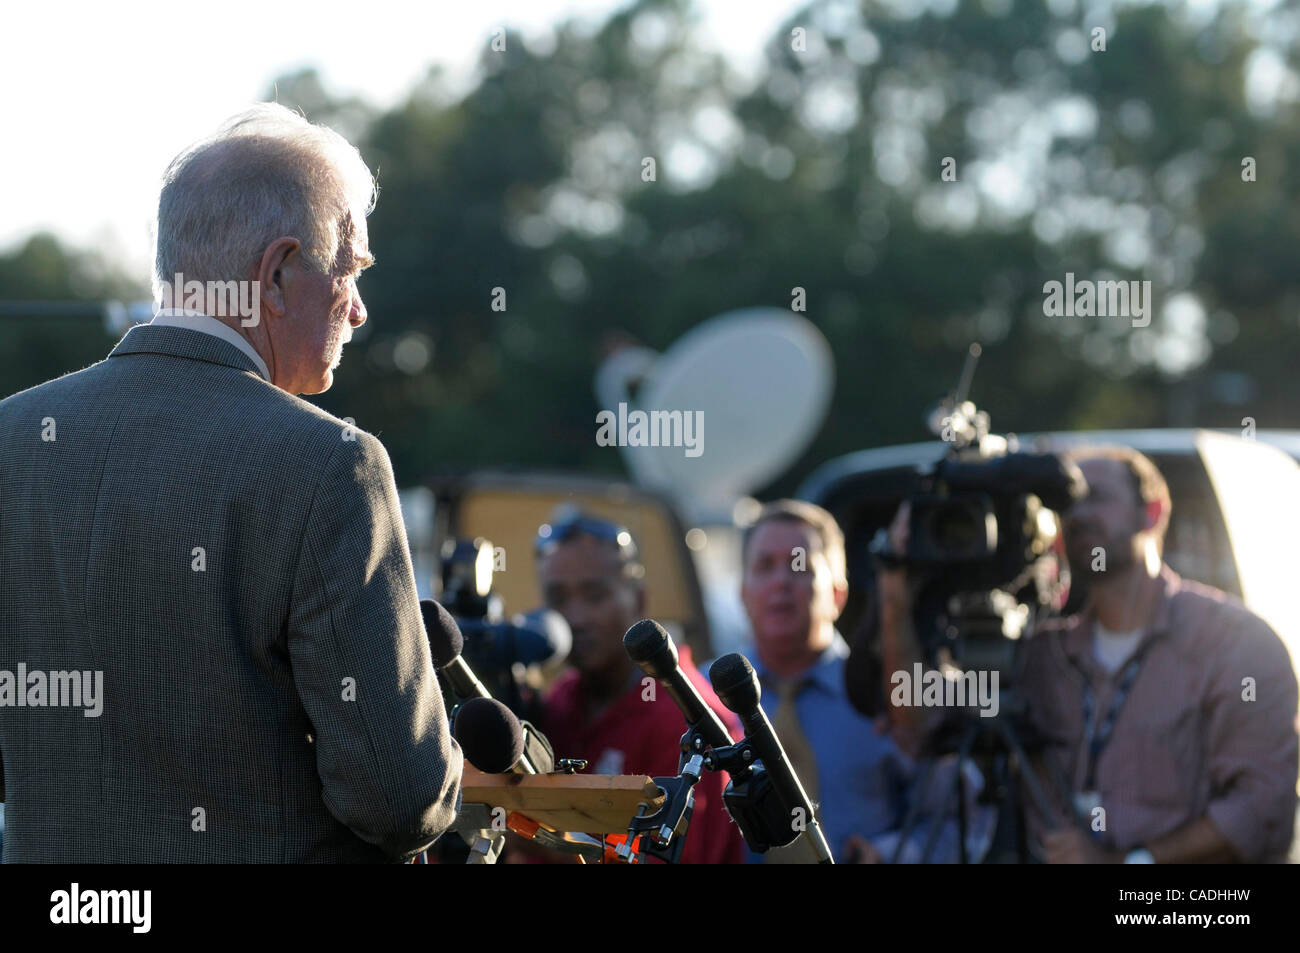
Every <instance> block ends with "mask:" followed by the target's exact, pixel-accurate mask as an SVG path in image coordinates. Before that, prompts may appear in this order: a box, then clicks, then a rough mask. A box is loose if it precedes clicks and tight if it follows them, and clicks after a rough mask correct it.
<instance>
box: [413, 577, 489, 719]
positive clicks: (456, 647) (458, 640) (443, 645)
mask: <svg viewBox="0 0 1300 953" xmlns="http://www.w3.org/2000/svg"><path fill="white" fill-rule="evenodd" d="M420 615H422V616H423V617H424V631H425V633H426V634H427V635H428V638H429V651H430V653H431V654H432V655H433V666H434V668H437V669H439V670H441V671H442V673H443V674H444V675H446V676H447V681H448V682H450V683H451V690H452V691H453V692H455V693H456V697H457V698H459V699H461V700H462V701H464V700H465V699H468V698H491V697H492V693H491V692H489V691H488V690H487V689H486V688H484V687H483V683H482V682H480V681H479V680H478V676H477V675H475V674H474V672H473V670H472V669H471V668H470V667H469V665H467V664H466V663H465V660H464V659H463V658H461V657H460V655H461V652H462V651H464V649H465V637H464V636H463V635H461V634H460V626H458V625H456V620H455V619H453V618H452V616H451V613H450V612H448V611H447V610H446V609H445V608H443V607H442V606H441V605H439V604H438V603H437V602H435V601H434V600H432V599H421V600H420Z"/></svg>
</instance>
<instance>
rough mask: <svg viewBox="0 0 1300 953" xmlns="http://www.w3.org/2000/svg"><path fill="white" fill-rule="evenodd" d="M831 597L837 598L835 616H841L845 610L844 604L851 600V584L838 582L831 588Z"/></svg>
mask: <svg viewBox="0 0 1300 953" xmlns="http://www.w3.org/2000/svg"><path fill="white" fill-rule="evenodd" d="M831 598H833V599H834V600H835V618H836V619H838V618H839V617H840V613H841V612H843V611H844V605H845V603H847V602H848V601H849V584H848V583H847V582H837V583H835V586H834V588H832V589H831Z"/></svg>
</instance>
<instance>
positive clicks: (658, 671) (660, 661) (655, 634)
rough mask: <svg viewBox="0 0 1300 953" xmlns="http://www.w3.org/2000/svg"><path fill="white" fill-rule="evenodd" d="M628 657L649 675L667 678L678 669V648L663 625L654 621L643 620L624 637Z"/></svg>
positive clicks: (624, 646)
mask: <svg viewBox="0 0 1300 953" xmlns="http://www.w3.org/2000/svg"><path fill="white" fill-rule="evenodd" d="M623 648H624V649H626V650H627V654H628V657H629V658H631V659H632V661H634V662H636V664H637V665H640V666H641V670H642V671H644V672H645V673H646V674H647V675H651V676H653V677H655V678H667V677H668V675H669V674H670V673H671V672H672V671H673V670H674V669H675V668H677V646H675V645H673V640H672V637H671V636H670V635H669V634H668V630H666V629H665V628H664V627H663V626H662V625H660V624H659V623H658V622H656V621H655V620H654V619H642V620H641V621H640V622H638V623H636V624H635V625H633V626H632V628H630V629H628V630H627V632H626V633H624V635H623Z"/></svg>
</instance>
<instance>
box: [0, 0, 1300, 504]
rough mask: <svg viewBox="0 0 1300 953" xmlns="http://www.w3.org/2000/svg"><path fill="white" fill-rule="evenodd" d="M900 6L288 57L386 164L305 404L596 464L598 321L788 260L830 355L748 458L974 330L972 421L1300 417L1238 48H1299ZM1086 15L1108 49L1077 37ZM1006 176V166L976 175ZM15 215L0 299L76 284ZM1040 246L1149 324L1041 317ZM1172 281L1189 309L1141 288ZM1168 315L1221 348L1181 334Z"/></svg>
mask: <svg viewBox="0 0 1300 953" xmlns="http://www.w3.org/2000/svg"><path fill="white" fill-rule="evenodd" d="M906 6H908V5H906V4H888V3H884V2H865V3H863V4H862V5H861V7H860V8H859V9H858V10H857V11H856V13H853V14H852V15H849V16H845V15H843V12H844V10H845V5H843V4H838V5H832V4H829V3H823V2H815V3H812V4H810V5H809V6H808V7H806V8H805V9H804V10H802V11H799V12H798V13H796V14H795V15H793V16H792V17H791V18H790V20H789V21H788V23H787V24H786V25H785V26H784V27H783V28H782V29H781V30H778V31H777V33H776V34H775V35H774V36H773V37H772V39H771V41H770V43H769V45H768V48H767V57H766V62H765V65H764V66H763V69H762V71H761V75H759V76H758V78H757V82H756V83H753V84H751V85H750V86H748V87H746V86H745V85H744V84H742V83H739V82H738V81H737V80H736V77H734V76H732V75H731V74H730V71H729V68H728V67H727V66H726V64H725V63H723V62H722V61H721V60H720V59H719V58H718V57H717V56H716V55H715V54H712V53H710V52H707V51H706V49H705V48H704V47H703V46H702V41H701V38H700V37H699V36H698V35H697V34H696V33H694V32H693V30H692V23H693V12H692V9H691V7H690V5H689V4H686V3H684V2H676V0H642V2H639V3H635V4H633V5H631V6H629V7H627V8H626V9H624V10H621V11H620V12H618V13H616V14H614V15H613V16H611V17H610V18H609V19H608V21H606V22H605V23H604V24H603V25H601V26H600V27H599V28H598V29H595V30H594V31H593V30H590V29H586V28H582V27H580V26H578V25H576V24H563V25H561V26H559V27H558V28H557V30H556V33H555V38H554V45H553V47H550V46H548V47H547V48H545V49H540V48H530V47H529V46H528V44H526V43H525V42H524V41H523V38H522V37H521V36H519V35H518V34H516V33H513V32H511V33H508V34H507V35H506V49H505V50H504V51H498V50H493V49H491V47H490V45H489V43H488V42H486V41H485V44H484V49H483V51H482V54H481V58H480V65H479V73H480V81H479V82H478V83H477V85H475V86H474V88H473V89H471V90H470V91H469V92H468V93H466V94H465V95H463V96H460V97H455V96H451V95H449V94H448V93H447V92H446V89H445V87H444V85H443V81H442V78H441V76H440V74H438V73H437V72H436V71H435V72H431V73H430V75H429V76H428V77H427V78H426V80H425V81H423V82H422V83H420V84H419V85H418V86H417V87H416V88H415V89H413V90H412V91H411V94H410V96H409V98H408V99H407V101H406V102H404V103H402V104H400V105H398V106H397V107H396V108H394V109H392V110H390V111H386V112H383V111H378V110H374V109H372V108H370V107H368V106H366V105H365V104H364V103H359V102H357V101H355V100H346V101H343V100H337V99H334V98H332V97H330V96H329V95H328V93H327V92H326V91H325V90H324V88H323V87H322V85H321V83H320V81H319V78H318V77H317V76H316V75H315V74H314V73H312V72H310V71H307V72H303V73H298V74H295V75H293V76H289V77H284V78H282V79H280V80H279V81H278V82H277V83H276V84H275V85H274V87H272V88H270V89H268V96H270V95H272V94H274V95H275V97H276V98H278V99H279V101H280V102H282V103H285V104H286V105H290V106H297V107H301V108H302V109H303V110H304V111H305V112H306V113H307V114H308V116H309V117H310V118H312V119H313V120H316V121H323V122H326V123H332V124H335V125H337V126H338V127H339V128H340V130H341V131H343V132H345V133H346V134H348V135H350V136H353V137H354V138H355V141H357V142H358V143H359V145H360V147H361V150H362V153H363V155H365V157H366V158H367V160H368V161H369V162H370V164H371V167H372V168H374V169H376V170H377V173H378V177H379V182H380V186H381V194H380V200H379V205H378V207H377V209H376V211H375V212H374V214H373V215H372V217H371V219H370V238H371V247H372V250H373V251H374V253H375V254H376V256H377V259H378V265H377V266H376V268H375V269H374V270H373V271H372V272H370V273H368V275H367V276H366V278H365V279H364V280H363V282H362V284H361V291H362V294H363V296H364V297H365V300H366V303H367V307H368V309H369V314H370V321H369V322H368V325H367V327H366V328H365V329H364V334H361V335H358V337H357V339H356V341H355V342H354V344H353V345H351V346H350V347H349V349H348V351H347V352H346V353H345V359H344V362H343V365H342V367H341V369H340V371H339V372H338V373H337V375H336V383H335V386H334V388H333V389H332V390H331V391H330V392H329V393H327V394H325V395H322V396H321V397H320V398H317V399H318V400H319V402H320V404H321V405H322V406H324V407H326V408H327V409H329V410H331V411H332V412H334V413H337V414H340V415H346V416H351V417H353V418H355V419H356V421H357V423H358V425H359V426H362V427H365V428H366V429H368V430H372V431H374V432H377V433H379V434H380V435H381V436H382V439H383V440H384V442H385V443H386V445H387V446H388V447H389V450H390V452H391V453H392V456H393V458H394V463H395V465H396V468H397V471H398V476H399V480H400V481H401V482H403V483H410V482H414V481H416V480H418V479H420V478H422V477H424V476H426V475H428V474H429V473H430V472H432V471H435V470H438V469H443V468H465V467H472V466H481V465H494V466H501V465H518V466H527V467H552V468H564V469H574V470H587V471H597V472H601V471H603V472H609V473H617V472H621V469H622V467H621V463H620V461H619V459H618V457H617V455H616V451H614V450H612V449H608V448H600V447H597V446H596V445H595V442H594V439H593V434H594V430H595V415H596V412H597V410H598V409H599V408H598V407H597V406H596V401H595V398H594V395H593V393H592V379H593V375H594V372H595V369H596V367H597V366H598V364H599V362H600V361H601V359H602V358H603V357H604V356H605V354H606V353H608V351H609V349H610V348H612V347H615V346H618V344H620V343H626V342H629V341H631V342H641V343H644V344H646V345H649V346H651V347H655V348H659V349H662V348H665V347H667V346H669V345H670V344H671V343H672V342H673V341H674V340H675V339H676V338H678V337H679V336H680V335H681V334H683V333H684V332H685V331H687V330H689V329H690V328H691V327H693V326H694V325H695V324H697V323H699V322H700V321H702V320H704V319H706V318H708V317H710V316H712V315H714V314H717V313H719V312H722V311H726V310H731V309H733V308H738V307H744V306H750V305H774V306H777V307H788V306H789V305H790V300H791V289H792V288H794V287H796V286H798V287H802V288H804V289H805V291H806V294H807V301H808V312H807V316H808V317H809V319H810V320H812V321H813V322H814V323H815V324H816V325H817V326H818V327H819V328H820V329H821V330H822V332H823V333H824V334H825V335H826V336H827V338H828V339H829V340H830V342H831V345H832V349H833V352H834V355H835V360H836V365H837V373H838V379H837V385H836V392H835V400H834V404H833V407H832V410H831V413H830V416H829V418H828V420H827V422H826V424H825V426H824V427H823V428H822V431H821V432H820V433H819V434H818V436H817V439H816V441H815V442H814V444H813V446H812V447H811V448H810V450H809V451H808V453H807V454H806V455H805V458H804V459H803V460H802V461H800V462H799V463H798V465H797V466H796V467H795V468H794V469H793V470H792V471H791V473H790V474H788V475H787V476H786V477H785V478H783V479H782V481H781V482H780V483H779V484H778V485H777V486H776V487H773V488H769V489H771V490H785V489H789V488H791V487H792V486H793V485H794V484H795V483H796V482H797V480H798V479H799V478H800V477H801V476H802V475H804V474H806V473H807V472H808V470H809V469H810V468H811V467H812V466H815V465H816V464H817V463H819V462H821V461H822V460H825V459H826V458H827V457H829V456H831V455H834V454H838V453H842V452H846V451H850V450H854V449H859V448H862V447H866V446H874V445H880V444H886V443H893V442H898V441H910V440H918V439H925V438H926V432H925V431H924V428H923V425H922V421H923V417H924V414H925V412H926V411H927V410H928V409H929V407H930V406H931V405H932V404H933V402H934V401H935V400H937V398H938V397H940V396H941V395H942V394H943V392H945V391H946V390H947V389H949V388H950V387H951V386H952V385H953V383H954V382H955V380H956V377H957V374H958V372H959V370H960V367H961V361H962V356H963V352H964V350H965V347H966V345H967V344H968V343H969V342H970V341H971V340H981V341H983V342H984V344H985V349H984V355H985V356H984V360H983V362H982V365H981V368H980V371H979V373H978V374H977V377H976V380H975V390H974V397H975V398H976V399H977V400H978V401H979V403H980V404H981V405H982V406H984V407H985V408H986V409H987V410H989V411H990V413H991V414H992V416H993V421H994V425H995V426H996V427H997V428H999V429H1003V430H1015V431H1021V432H1023V431H1028V430H1036V429H1063V428H1070V427H1075V426H1088V427H1128V426H1162V425H1171V424H1180V425H1182V424H1187V423H1197V424H1201V425H1206V426H1234V425H1236V424H1237V423H1238V422H1239V420H1240V417H1242V416H1244V415H1247V414H1249V415H1250V416H1253V417H1255V418H1256V420H1257V421H1258V422H1259V426H1261V427H1286V426H1298V425H1300V417H1298V416H1297V411H1296V410H1295V408H1296V407H1297V406H1300V376H1297V375H1295V374H1294V373H1293V372H1291V370H1290V368H1289V367H1288V361H1289V359H1290V354H1291V353H1292V351H1293V350H1294V339H1295V335H1296V324H1297V319H1296V316H1297V312H1298V310H1300V309H1298V305H1300V297H1297V294H1296V289H1295V282H1294V280H1293V278H1292V274H1293V271H1294V268H1293V267H1292V263H1291V260H1290V258H1291V256H1293V255H1294V249H1296V248H1297V247H1298V243H1297V238H1300V236H1297V234H1296V232H1297V226H1296V224H1295V223H1296V222H1297V221H1300V214H1298V213H1300V196H1298V195H1297V190H1298V189H1300V174H1297V172H1298V171H1300V170H1298V169H1297V163H1300V148H1298V147H1297V132H1298V130H1300V126H1298V125H1297V121H1296V114H1295V108H1294V103H1288V102H1286V101H1285V100H1280V101H1278V102H1275V103H1274V104H1273V108H1272V109H1271V110H1270V109H1268V108H1261V107H1260V106H1259V104H1257V103H1256V104H1252V103H1249V102H1248V101H1247V99H1246V95H1245V86H1246V84H1245V76H1246V69H1247V64H1248V63H1249V62H1250V61H1251V60H1250V57H1251V54H1252V53H1254V52H1256V51H1258V50H1260V49H1261V48H1263V47H1265V46H1267V45H1269V44H1273V45H1274V46H1276V47H1277V48H1278V52H1279V55H1280V56H1281V57H1282V59H1283V60H1285V59H1286V58H1287V57H1288V56H1289V57H1290V58H1291V61H1292V62H1294V61H1295V60H1296V54H1297V50H1295V49H1294V48H1290V49H1288V48H1286V47H1285V46H1284V45H1282V44H1283V42H1284V41H1282V40H1279V39H1278V37H1276V36H1270V35H1267V31H1266V30H1264V31H1261V28H1260V25H1259V23H1258V21H1257V20H1252V19H1251V17H1250V15H1249V9H1250V8H1249V5H1245V6H1243V5H1240V4H1232V3H1228V4H1224V5H1223V6H1221V7H1220V8H1219V9H1218V10H1217V11H1215V12H1214V13H1213V16H1212V18H1211V19H1210V20H1208V21H1207V22H1201V21H1196V20H1193V19H1191V18H1189V16H1187V15H1185V14H1184V12H1183V8H1182V7H1181V6H1170V7H1166V6H1163V5H1159V4H1157V5H1151V6H1123V7H1121V8H1119V9H1118V11H1117V12H1115V13H1114V14H1105V15H1100V14H1099V15H1097V17H1101V18H1100V19H1098V18H1097V17H1094V16H1093V15H1092V14H1090V13H1085V12H1083V11H1080V10H1078V9H1075V10H1073V11H1072V12H1066V13H1053V12H1051V11H1052V10H1060V9H1062V5H1061V4H1059V3H1058V4H1052V5H1051V6H1050V8H1049V6H1048V5H1046V4H1043V3H1039V2H1029V0H1017V2H1014V3H1009V4H1007V6H1008V10H1007V12H1005V13H1004V14H1002V15H997V14H995V13H991V12H989V10H990V8H996V6H997V4H995V3H988V4H985V3H981V2H971V0H963V2H960V3H957V4H956V7H955V10H954V12H952V13H951V14H950V15H948V16H936V15H934V14H932V13H925V14H923V15H919V16H915V15H905V14H902V13H898V12H896V11H898V10H902V9H903V8H904V7H906ZM1066 6H1068V5H1066ZM849 9H850V10H851V8H849ZM836 11H839V12H838V13H837V12H836ZM1111 16H1113V17H1114V19H1110V18H1109V17H1111ZM1090 17H1092V18H1091V19H1090ZM1098 25H1100V26H1103V27H1104V28H1105V29H1106V35H1107V45H1106V50H1105V52H1100V51H1093V50H1092V49H1090V47H1089V44H1090V42H1091V30H1092V28H1093V27H1094V26H1098ZM796 27H798V28H801V29H803V30H804V31H805V33H806V36H807V49H806V50H804V51H799V50H795V49H793V48H792V43H791V30H792V29H794V28H796ZM1261 33H1262V34H1263V35H1261ZM720 116H721V117H726V116H730V117H732V119H731V121H730V122H728V121H727V120H726V119H725V118H721V119H720V118H719V117H720ZM846 117H847V118H846ZM683 150H685V151H683ZM683 155H693V156H695V157H696V161H695V163H694V169H693V170H692V168H691V166H690V164H689V163H684V162H683V161H681V157H682V156H683ZM1244 156H1251V157H1254V159H1255V160H1256V161H1257V163H1258V178H1257V181H1254V182H1244V181H1243V180H1242V176H1241V161H1242V158H1243V157H1244ZM646 157H653V158H654V159H655V161H656V164H657V179H656V181H645V180H644V179H643V176H642V171H643V160H644V159H645V158H646ZM946 157H951V159H952V160H954V162H955V169H956V181H955V182H948V181H943V180H942V179H941V177H940V170H941V166H942V163H943V162H944V159H945V158H946ZM999 183H1001V184H1002V186H1004V187H1005V188H1006V190H1008V191H1009V193H1010V194H1011V195H1012V197H1013V199H1014V197H1015V195H1016V194H1017V193H1019V194H1021V195H1024V196H1028V199H1027V201H1021V202H1020V204H1019V205H1016V204H1015V202H1014V201H1012V202H1011V203H1010V204H999V202H998V201H997V200H996V199H995V198H994V197H993V196H994V193H996V192H997V190H998V185H999ZM40 241H45V242H48V241H49V240H48V239H42V240H40ZM33 242H35V243H36V244H37V247H36V248H34V249H33V247H32V244H31V243H29V246H28V247H27V248H26V249H24V250H23V251H22V252H20V253H19V255H20V257H21V256H24V255H25V256H26V258H25V259H23V260H22V261H21V262H19V261H17V260H16V259H5V260H0V299H5V298H8V299H12V298H15V297H25V296H33V297H37V296H43V295H46V294H50V295H69V296H76V297H86V296H93V295H91V294H90V289H89V286H87V285H85V283H84V282H83V283H81V285H80V286H78V287H74V285H77V283H76V282H75V281H73V279H72V277H71V271H69V270H68V269H71V270H72V271H75V267H73V266H71V265H69V264H68V263H67V262H64V261H61V260H60V258H59V255H60V254H64V255H66V253H62V252H58V253H56V252H55V251H52V250H51V249H50V248H48V247H45V246H41V245H40V244H39V242H38V241H37V240H33ZM1067 271H1068V272H1073V273H1075V274H1076V275H1077V276H1079V277H1091V278H1116V279H1134V280H1142V279H1146V280H1151V281H1152V283H1153V290H1154V293H1155V296H1156V310H1157V314H1156V317H1155V319H1154V320H1153V322H1152V326H1151V327H1150V328H1148V329H1142V330H1138V329H1135V328H1131V327H1128V326H1126V325H1125V324H1124V323H1123V322H1122V321H1121V322H1119V323H1117V322H1115V321H1114V320H1110V319H1092V320H1088V319H1069V320H1067V319H1050V318H1045V317H1044V315H1043V307H1042V303H1043V284H1044V282H1045V281H1048V280H1061V279H1062V278H1063V277H1064V275H1065V273H1066V272H1067ZM65 272H67V273H65ZM24 282H27V284H24ZM498 288H500V289H503V290H504V293H505V296H506V309H505V310H504V311H500V310H494V309H493V307H492V303H493V300H494V294H495V291H494V289H498ZM102 293H104V294H107V291H105V292H102ZM1180 294H1185V295H1188V296H1190V297H1191V298H1192V299H1193V300H1196V301H1199V302H1200V303H1201V305H1202V306H1203V308H1204V312H1205V314H1206V318H1205V321H1204V322H1203V323H1204V327H1199V326H1197V324H1196V321H1195V320H1193V321H1191V324H1190V325H1188V323H1187V321H1185V320H1184V321H1183V322H1182V323H1181V324H1180V323H1179V322H1178V321H1174V320H1169V321H1167V320H1166V319H1165V318H1164V317H1163V316H1162V315H1161V314H1160V311H1159V309H1160V307H1161V305H1162V303H1164V302H1166V301H1168V300H1169V299H1170V298H1171V297H1173V296H1175V295H1180ZM19 333H20V332H19V331H18V330H17V329H16V328H15V326H14V323H13V322H8V323H7V324H4V323H0V334H2V335H6V336H7V337H5V338H0V344H4V345H5V346H4V349H3V351H2V352H0V361H2V362H3V363H0V392H9V391H11V390H14V389H16V386H23V384H22V382H23V381H28V382H32V383H34V382H35V380H34V379H33V375H34V374H38V373H39V374H43V375H44V376H52V375H53V374H55V373H59V372H62V371H66V370H68V369H71V368H73V367H76V366H80V365H81V364H82V363H85V362H87V361H88V360H93V359H95V358H96V357H98V356H102V353H103V350H104V348H103V347H102V345H103V344H104V343H105V342H103V341H93V342H92V341H91V340H90V338H91V337H92V335H85V336H81V338H80V339H77V340H72V339H70V338H71V337H72V336H69V335H53V336H50V337H48V338H41V340H40V341H34V340H31V339H29V338H22V339H18V338H15V337H14V335H15V334H19ZM1192 339H1194V341H1195V342H1200V341H1202V340H1203V339H1208V341H1209V343H1210V344H1211V345H1212V349H1211V350H1209V351H1208V352H1207V353H1206V354H1205V355H1204V356H1203V357H1202V358H1198V359H1192V360H1184V361H1182V362H1181V363H1180V362H1179V361H1178V360H1176V358H1177V355H1178V350H1177V348H1178V346H1185V345H1186V344H1187V341H1188V340H1192ZM42 342H43V343H42ZM1180 342H1181V343H1180ZM15 349H21V353H22V359H21V361H19V360H17V359H16V358H15V356H14V355H15V353H16V350H15ZM38 369H39V370H38ZM1224 371H1232V372H1242V373H1245V374H1246V375H1248V377H1249V379H1250V380H1251V381H1252V382H1253V387H1254V392H1253V395H1252V396H1250V397H1249V404H1248V406H1247V405H1242V404H1239V403H1231V402H1228V401H1230V400H1232V399H1238V398H1233V397H1232V395H1231V394H1229V393H1228V391H1227V390H1225V389H1224V388H1221V387H1218V386H1216V381H1217V380H1219V376H1220V374H1221V372H1224ZM1175 385H1176V386H1175Z"/></svg>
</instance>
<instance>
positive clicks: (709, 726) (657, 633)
mask: <svg viewBox="0 0 1300 953" xmlns="http://www.w3.org/2000/svg"><path fill="white" fill-rule="evenodd" d="M623 648H624V649H626V650H627V654H628V656H629V657H630V658H631V659H632V661H634V662H636V664H637V665H639V666H640V667H641V671H643V672H645V673H646V674H647V675H649V676H650V677H651V678H655V679H658V680H659V681H660V682H662V683H663V686H664V688H666V689H667V690H668V694H669V696H670V697H671V698H672V700H673V701H674V702H676V703H677V707H678V708H680V709H681V712H682V714H683V715H684V716H685V717H686V723H687V724H688V725H690V726H691V727H692V728H696V729H698V730H699V731H700V733H701V734H703V735H704V740H705V741H707V742H708V743H709V746H710V747H713V748H724V747H726V746H727V745H730V744H732V739H731V733H730V732H728V731H727V726H726V725H724V724H723V723H722V719H721V718H719V717H718V714H717V712H715V711H714V710H713V709H712V708H710V707H709V706H708V705H706V704H705V703H704V699H703V698H701V697H700V693H699V690H698V689H697V688H696V687H695V684H694V683H693V682H692V681H691V680H690V679H689V678H687V677H686V675H685V674H684V673H683V672H682V669H681V666H680V665H678V664H677V646H676V645H674V644H673V640H672V637H671V636H670V635H669V634H668V632H667V631H666V630H665V629H664V627H663V626H662V625H660V624H659V623H658V622H656V621H654V620H653V619H642V620H641V621H640V622H638V623H636V624H635V625H633V626H632V628H630V629H628V630H627V632H626V633H625V634H624V635H623ZM714 664H715V665H716V664H717V663H714ZM727 707H728V708H731V710H732V711H735V708H732V706H731V705H728V706H727Z"/></svg>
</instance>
